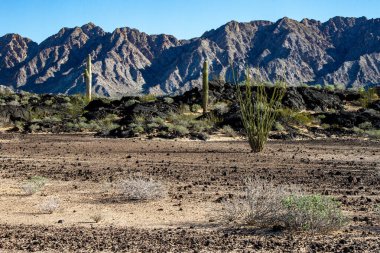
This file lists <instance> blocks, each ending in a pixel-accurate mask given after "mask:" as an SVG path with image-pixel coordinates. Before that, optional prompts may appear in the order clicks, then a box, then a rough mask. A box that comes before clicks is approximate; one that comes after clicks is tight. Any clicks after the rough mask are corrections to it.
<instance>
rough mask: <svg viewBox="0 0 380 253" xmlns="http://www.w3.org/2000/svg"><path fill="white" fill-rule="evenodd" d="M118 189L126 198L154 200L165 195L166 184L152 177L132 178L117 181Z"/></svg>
mask: <svg viewBox="0 0 380 253" xmlns="http://www.w3.org/2000/svg"><path fill="white" fill-rule="evenodd" d="M119 191H120V193H121V194H122V195H123V197H124V198H125V199H126V200H135V201H139V200H154V199H160V198H164V197H165V196H166V195H167V189H166V186H165V185H164V184H163V183H161V182H159V181H155V180H152V179H144V178H132V179H126V180H123V181H122V182H120V183H119Z"/></svg>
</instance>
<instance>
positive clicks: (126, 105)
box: [124, 99, 139, 107]
mask: <svg viewBox="0 0 380 253" xmlns="http://www.w3.org/2000/svg"><path fill="white" fill-rule="evenodd" d="M138 102H139V101H137V100H135V99H129V100H128V101H126V102H125V104H124V105H125V107H128V106H132V105H134V104H136V103H138Z"/></svg>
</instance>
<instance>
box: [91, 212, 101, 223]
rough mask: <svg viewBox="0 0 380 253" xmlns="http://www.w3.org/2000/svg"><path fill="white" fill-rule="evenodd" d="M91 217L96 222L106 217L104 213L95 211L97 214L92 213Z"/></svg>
mask: <svg viewBox="0 0 380 253" xmlns="http://www.w3.org/2000/svg"><path fill="white" fill-rule="evenodd" d="M90 218H91V219H92V220H93V221H94V222H95V223H99V222H101V221H102V220H103V219H104V217H103V215H102V214H101V213H95V214H92V215H91V216H90Z"/></svg>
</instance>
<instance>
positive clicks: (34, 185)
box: [20, 176, 47, 195]
mask: <svg viewBox="0 0 380 253" xmlns="http://www.w3.org/2000/svg"><path fill="white" fill-rule="evenodd" d="M46 183H47V178H45V177H40V176H34V177H31V178H30V179H29V180H27V181H26V182H24V183H23V184H22V185H21V186H20V189H21V190H22V192H23V193H24V194H25V195H33V194H35V193H36V192H38V191H40V190H42V188H43V187H44V186H45V185H46Z"/></svg>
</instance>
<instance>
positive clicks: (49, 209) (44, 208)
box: [39, 197, 60, 214]
mask: <svg viewBox="0 0 380 253" xmlns="http://www.w3.org/2000/svg"><path fill="white" fill-rule="evenodd" d="M59 206H60V201H59V199H58V198H55V197H50V198H47V199H46V200H45V201H44V202H42V203H41V204H40V206H39V208H40V211H41V212H42V213H50V214H51V213H54V212H55V211H56V210H57V209H58V208H59Z"/></svg>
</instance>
